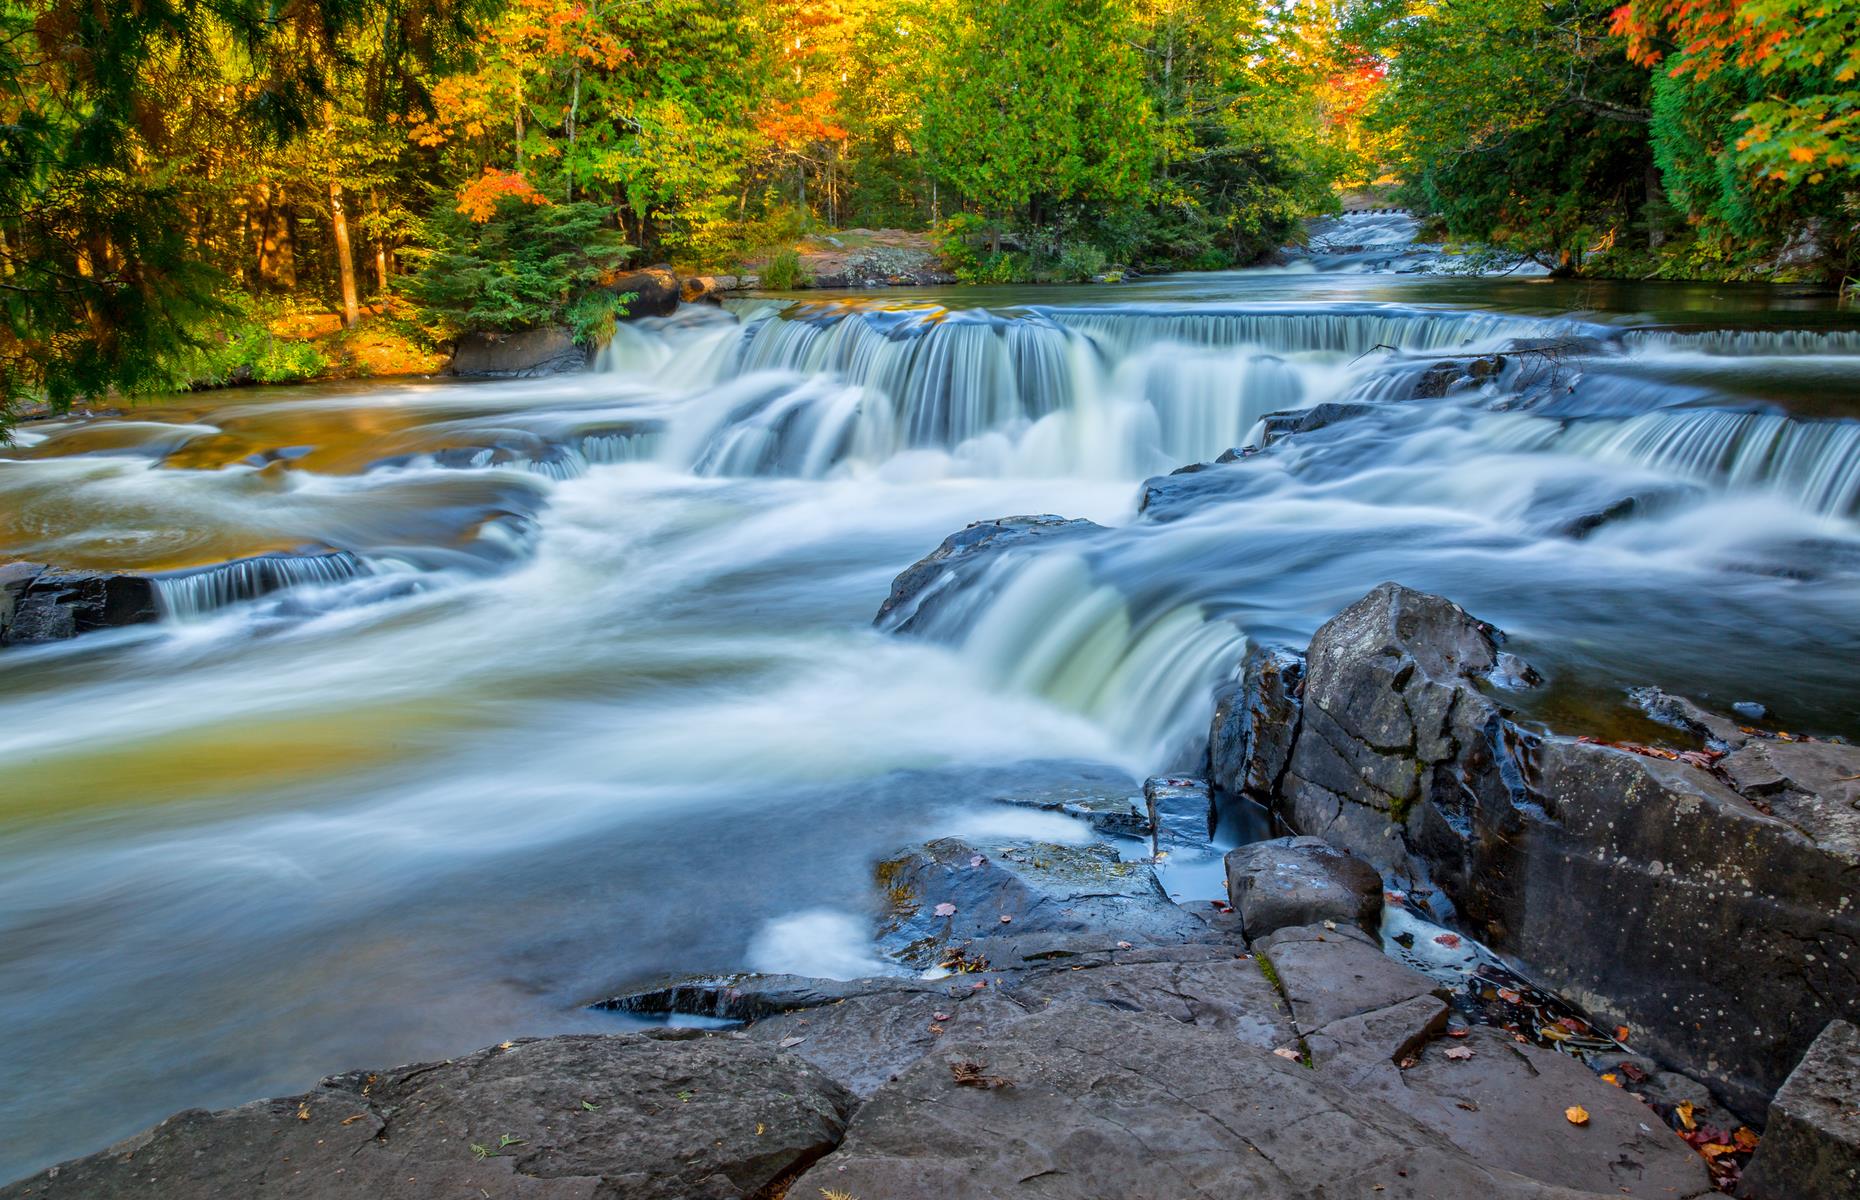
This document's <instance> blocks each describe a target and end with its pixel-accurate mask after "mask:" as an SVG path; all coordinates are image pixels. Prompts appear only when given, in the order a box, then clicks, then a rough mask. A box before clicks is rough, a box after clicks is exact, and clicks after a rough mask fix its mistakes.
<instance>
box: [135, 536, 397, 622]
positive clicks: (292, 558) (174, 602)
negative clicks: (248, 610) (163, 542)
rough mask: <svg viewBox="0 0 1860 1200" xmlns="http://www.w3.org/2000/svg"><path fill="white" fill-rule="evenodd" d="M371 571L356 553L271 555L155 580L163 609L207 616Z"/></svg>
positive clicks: (172, 613) (181, 617)
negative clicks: (292, 589) (275, 593)
mask: <svg viewBox="0 0 1860 1200" xmlns="http://www.w3.org/2000/svg"><path fill="white" fill-rule="evenodd" d="M367 574H370V571H369V569H368V567H367V566H366V565H365V564H364V563H363V562H362V561H361V560H360V559H358V558H356V557H355V556H354V555H353V554H349V553H347V552H346V551H340V550H339V551H334V552H331V553H328V554H265V555H260V556H258V557H256V558H242V559H239V560H238V561H236V562H229V563H221V564H219V565H218V566H213V567H204V568H200V569H198V570H191V571H176V572H173V573H170V574H166V575H158V576H156V577H155V579H154V583H155V594H156V596H157V598H158V599H159V600H160V603H161V607H162V611H163V612H164V613H166V614H167V615H168V616H170V617H173V618H175V619H176V620H181V621H186V620H192V619H195V618H199V617H202V616H206V615H207V614H209V613H213V612H217V611H219V610H220V609H222V608H229V607H231V606H232V605H234V604H241V603H244V602H245V601H247V600H256V599H258V598H259V597H261V596H268V595H270V594H272V593H273V592H281V591H284V590H285V589H287V588H294V587H305V586H309V587H327V586H329V585H331V584H338V583H346V582H348V581H349V580H351V579H357V578H360V577H361V576H364V575H367Z"/></svg>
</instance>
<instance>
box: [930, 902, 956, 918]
mask: <svg viewBox="0 0 1860 1200" xmlns="http://www.w3.org/2000/svg"><path fill="white" fill-rule="evenodd" d="M931 911H933V912H935V913H936V915H937V916H939V917H953V916H955V915H956V906H955V905H953V904H950V903H948V902H947V901H946V902H944V903H942V904H939V905H937V906H936V908H934V909H932V910H931Z"/></svg>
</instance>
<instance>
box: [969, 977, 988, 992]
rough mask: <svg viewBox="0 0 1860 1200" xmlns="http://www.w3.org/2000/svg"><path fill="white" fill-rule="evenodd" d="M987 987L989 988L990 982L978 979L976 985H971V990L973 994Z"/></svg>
mask: <svg viewBox="0 0 1860 1200" xmlns="http://www.w3.org/2000/svg"><path fill="white" fill-rule="evenodd" d="M987 986H988V981H987V980H986V979H978V980H976V981H975V982H974V983H972V984H970V985H969V990H970V991H972V992H979V991H981V990H982V989H983V988H985V987H987Z"/></svg>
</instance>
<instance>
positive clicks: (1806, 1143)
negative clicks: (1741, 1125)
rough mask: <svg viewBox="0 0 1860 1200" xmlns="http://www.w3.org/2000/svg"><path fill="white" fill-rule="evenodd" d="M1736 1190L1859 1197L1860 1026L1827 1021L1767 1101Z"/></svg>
mask: <svg viewBox="0 0 1860 1200" xmlns="http://www.w3.org/2000/svg"><path fill="white" fill-rule="evenodd" d="M1739 1195H1742V1196H1747V1197H1750V1198H1751V1200H1807V1198H1809V1197H1819V1196H1826V1197H1830V1198H1832V1197H1835V1196H1860V1029H1856V1028H1854V1026H1853V1025H1851V1024H1849V1023H1848V1022H1846V1021H1830V1022H1829V1023H1828V1027H1827V1028H1826V1029H1824V1030H1822V1031H1821V1036H1820V1037H1818V1038H1816V1039H1815V1041H1814V1044H1813V1045H1811V1046H1810V1047H1809V1048H1808V1053H1807V1054H1805V1055H1803V1056H1802V1062H1801V1064H1800V1065H1799V1066H1797V1067H1796V1069H1795V1070H1794V1071H1792V1072H1791V1073H1790V1075H1789V1078H1788V1080H1787V1081H1786V1082H1785V1083H1784V1084H1783V1086H1782V1090H1781V1091H1779V1092H1777V1093H1776V1098H1775V1099H1774V1100H1772V1101H1771V1102H1770V1115H1769V1120H1768V1121H1767V1122H1766V1123H1765V1125H1764V1127H1763V1141H1762V1143H1761V1144H1760V1145H1758V1147H1757V1153H1756V1156H1755V1157H1753V1158H1752V1159H1751V1160H1750V1168H1749V1169H1748V1170H1747V1171H1745V1172H1744V1179H1743V1186H1742V1187H1741V1188H1740V1189H1739Z"/></svg>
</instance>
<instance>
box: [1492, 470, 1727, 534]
mask: <svg viewBox="0 0 1860 1200" xmlns="http://www.w3.org/2000/svg"><path fill="white" fill-rule="evenodd" d="M1701 494H1702V493H1701V490H1700V489H1699V488H1696V487H1693V486H1691V485H1689V484H1683V483H1674V484H1642V485H1638V486H1633V487H1624V486H1623V485H1621V484H1619V483H1616V482H1613V481H1609V480H1597V479H1592V478H1588V477H1578V478H1573V479H1567V480H1552V481H1548V482H1546V483H1543V484H1541V485H1540V486H1539V487H1538V488H1537V489H1536V491H1535V492H1534V494H1533V495H1532V496H1531V501H1530V503H1529V504H1527V505H1526V506H1525V508H1524V512H1523V514H1522V521H1523V523H1524V527H1525V528H1526V529H1527V530H1529V531H1531V532H1532V533H1540V534H1543V535H1545V536H1547V537H1563V538H1570V539H1572V540H1574V541H1581V540H1583V539H1584V538H1587V537H1589V536H1590V535H1592V534H1594V533H1596V532H1597V531H1599V530H1601V529H1604V528H1606V527H1608V526H1610V525H1616V524H1619V523H1621V522H1623V521H1629V520H1633V519H1635V518H1638V517H1646V516H1651V515H1654V514H1657V513H1661V512H1666V511H1670V510H1671V509H1673V508H1676V507H1678V506H1679V505H1680V504H1682V503H1684V502H1686V501H1688V500H1693V499H1695V498H1697V497H1698V496H1699V495H1701Z"/></svg>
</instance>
